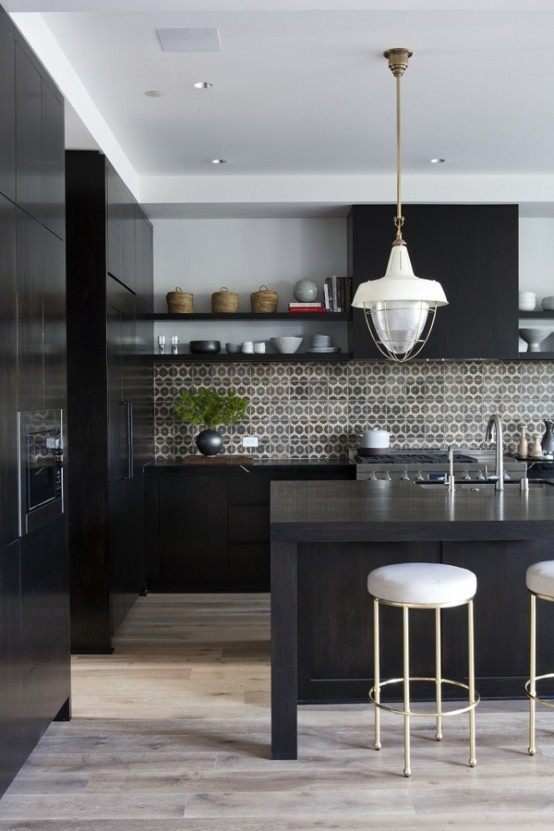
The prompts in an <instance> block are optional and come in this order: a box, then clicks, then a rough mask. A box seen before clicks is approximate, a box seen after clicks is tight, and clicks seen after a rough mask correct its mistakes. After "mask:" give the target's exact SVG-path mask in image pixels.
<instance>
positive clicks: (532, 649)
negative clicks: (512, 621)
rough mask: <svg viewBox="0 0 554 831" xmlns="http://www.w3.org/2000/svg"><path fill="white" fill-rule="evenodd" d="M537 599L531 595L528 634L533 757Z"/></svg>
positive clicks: (530, 730)
mask: <svg viewBox="0 0 554 831" xmlns="http://www.w3.org/2000/svg"><path fill="white" fill-rule="evenodd" d="M536 676H537V598H536V597H535V595H534V594H531V618H530V633H529V750H528V752H529V756H534V755H535V750H536V748H535V699H534V696H535V695H536V694H537V689H536V687H537V682H536Z"/></svg>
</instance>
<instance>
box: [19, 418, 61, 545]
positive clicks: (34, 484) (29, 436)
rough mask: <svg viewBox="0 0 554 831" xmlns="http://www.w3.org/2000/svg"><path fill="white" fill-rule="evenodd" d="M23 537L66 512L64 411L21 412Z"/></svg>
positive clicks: (21, 515)
mask: <svg viewBox="0 0 554 831" xmlns="http://www.w3.org/2000/svg"><path fill="white" fill-rule="evenodd" d="M18 456H19V536H20V537H22V536H24V535H25V534H28V533H29V532H30V531H33V530H34V529H35V528H38V527H40V526H41V525H44V524H45V523H46V522H50V520H52V519H54V518H55V517H57V516H60V515H61V514H63V511H64V498H63V414H62V410H55V409H54V410H33V411H32V412H20V413H18Z"/></svg>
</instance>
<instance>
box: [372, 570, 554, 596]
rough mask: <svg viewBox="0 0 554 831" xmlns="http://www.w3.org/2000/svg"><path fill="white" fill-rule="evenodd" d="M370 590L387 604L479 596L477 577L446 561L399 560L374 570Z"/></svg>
mask: <svg viewBox="0 0 554 831" xmlns="http://www.w3.org/2000/svg"><path fill="white" fill-rule="evenodd" d="M553 586H554V577H553ZM367 590H368V592H369V593H370V594H371V595H373V597H377V598H379V600H382V601H385V602H387V603H400V604H404V603H408V604H414V605H416V606H418V605H422V606H429V605H431V606H449V605H456V606H458V605H459V604H460V603H466V602H467V601H468V600H470V599H471V598H472V597H473V596H474V595H475V592H476V591H477V578H476V576H475V574H473V572H472V571H468V569H467V568H459V567H458V566H450V565H444V564H442V563H396V564H394V565H390V566H382V567H381V568H376V569H374V570H373V571H371V572H370V573H369V576H368V578H367Z"/></svg>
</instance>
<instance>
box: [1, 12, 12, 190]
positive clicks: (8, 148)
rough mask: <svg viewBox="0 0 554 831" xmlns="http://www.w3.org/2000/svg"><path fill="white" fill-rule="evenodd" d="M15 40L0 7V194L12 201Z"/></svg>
mask: <svg viewBox="0 0 554 831" xmlns="http://www.w3.org/2000/svg"><path fill="white" fill-rule="evenodd" d="M14 112H15V41H14V38H13V33H12V26H11V22H10V20H9V18H8V15H7V14H6V12H5V11H4V10H3V9H2V8H0V113H2V117H1V118H0V193H3V194H4V196H7V197H8V198H9V199H12V200H14V201H15V119H14V117H13V114H14Z"/></svg>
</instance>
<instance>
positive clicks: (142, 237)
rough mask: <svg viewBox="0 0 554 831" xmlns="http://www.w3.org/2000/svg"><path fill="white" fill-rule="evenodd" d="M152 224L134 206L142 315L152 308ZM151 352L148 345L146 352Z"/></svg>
mask: <svg viewBox="0 0 554 831" xmlns="http://www.w3.org/2000/svg"><path fill="white" fill-rule="evenodd" d="M152 243H153V238H152V224H151V223H150V222H149V220H148V219H147V218H146V217H145V215H144V214H143V212H142V210H141V209H140V207H139V206H138V205H135V263H136V269H135V273H136V283H135V291H136V293H137V296H138V297H140V298H141V300H142V301H143V309H142V314H147V313H151V312H152V309H153V308H154V285H153V282H152V272H153V268H154V266H153V245H152ZM150 351H151V345H150V344H149V348H148V352H150Z"/></svg>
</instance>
